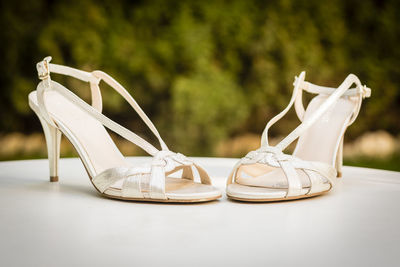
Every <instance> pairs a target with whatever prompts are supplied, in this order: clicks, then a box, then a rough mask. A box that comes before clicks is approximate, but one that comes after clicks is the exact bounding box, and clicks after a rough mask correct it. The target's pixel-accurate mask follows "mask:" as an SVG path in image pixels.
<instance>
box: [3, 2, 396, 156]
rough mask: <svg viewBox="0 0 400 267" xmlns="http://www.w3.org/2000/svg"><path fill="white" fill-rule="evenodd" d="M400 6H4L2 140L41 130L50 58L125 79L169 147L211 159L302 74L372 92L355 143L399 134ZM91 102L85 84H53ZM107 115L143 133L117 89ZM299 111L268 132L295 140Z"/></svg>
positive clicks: (108, 94)
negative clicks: (33, 104) (40, 71)
mask: <svg viewBox="0 0 400 267" xmlns="http://www.w3.org/2000/svg"><path fill="white" fill-rule="evenodd" d="M399 10H400V1H395V0H387V1H355V0H348V1H339V0H332V1H318V0H298V1H287V0H282V1H253V0H247V1H241V0H238V1H234V0H230V1H218V0H214V1H177V0H168V1H167V0H165V1H161V0H160V1H150V0H148V1H138V2H131V1H112V0H96V1H94V0H71V1H49V0H48V1H43V0H29V1H24V2H23V3H22V2H19V1H2V3H1V10H0V25H1V28H2V31H1V33H0V48H1V51H2V62H1V64H0V73H1V74H0V85H1V90H0V96H1V98H0V128H1V132H3V133H5V132H11V131H22V132H25V133H29V132H33V131H38V130H39V127H40V126H39V123H38V121H37V120H36V119H35V120H33V119H32V118H33V114H32V112H31V111H30V110H29V108H28V105H27V95H28V93H29V92H30V91H32V90H34V89H35V87H36V84H37V82H38V79H37V76H36V70H35V63H36V62H38V61H40V60H41V59H42V58H44V57H45V56H47V55H51V56H52V57H53V62H54V63H58V64H65V65H69V66H72V67H76V68H80V69H85V70H94V69H101V70H104V71H106V72H108V73H109V74H111V75H112V76H113V77H114V78H116V79H117V80H118V81H120V82H121V84H123V85H124V86H125V87H126V88H127V89H128V90H129V91H130V93H131V94H132V95H133V96H134V97H135V98H136V100H137V101H138V103H140V104H141V106H142V107H143V109H144V110H145V112H146V113H148V114H149V116H150V118H151V119H152V120H153V121H155V124H156V125H157V126H158V128H159V130H160V132H161V135H162V136H163V137H164V139H165V140H166V142H167V143H168V144H171V145H170V146H171V148H172V149H173V150H179V151H182V152H184V153H188V152H190V153H191V154H192V155H193V154H194V155H206V154H207V155H212V154H213V153H214V152H215V150H214V148H215V146H216V144H217V143H218V142H220V141H221V140H224V139H226V138H228V137H230V136H234V135H239V134H242V133H245V132H255V133H261V131H262V129H263V127H264V126H265V123H266V121H267V120H268V119H270V118H271V117H272V115H273V114H275V113H277V112H278V111H279V110H281V109H282V107H284V106H286V105H287V103H288V101H289V98H290V94H291V90H292V82H293V78H294V76H295V75H298V74H299V73H300V72H301V71H302V70H306V71H307V79H308V80H310V81H313V82H314V83H317V84H322V85H328V86H338V85H339V84H340V82H341V81H343V79H344V78H345V77H346V76H347V74H349V73H355V74H356V75H358V76H359V77H360V79H361V81H362V82H363V83H366V84H367V85H368V86H369V87H371V88H372V98H371V99H368V100H367V101H365V106H364V107H363V108H362V112H361V115H360V117H359V119H358V120H357V121H356V123H355V124H354V126H352V127H350V129H349V131H348V134H347V137H350V139H351V138H354V137H356V136H358V135H360V134H361V133H363V132H364V131H367V130H376V129H384V130H387V131H389V132H390V133H398V132H399V130H400V123H399V114H400V112H399V111H400V105H399V104H400V90H399V88H400V68H399V66H398V65H399V62H400V49H398V44H399V43H400V26H399V25H400V24H399V23H398V18H399ZM55 79H56V80H61V81H62V82H64V83H65V84H66V85H67V86H68V87H69V88H71V89H73V90H74V91H75V92H78V93H79V94H80V95H82V96H83V97H87V96H88V95H89V91H88V87H87V86H83V84H80V83H77V82H76V81H72V80H69V79H65V78H63V77H56V78H55ZM103 95H104V102H105V103H104V104H105V112H106V113H107V114H108V115H110V116H111V117H112V118H117V119H119V120H122V121H123V122H125V125H128V126H130V127H131V128H133V129H135V131H136V132H139V133H142V134H143V133H148V131H146V130H145V127H144V126H143V124H141V123H140V121H139V119H138V117H137V116H136V115H135V114H133V112H131V111H130V109H129V107H128V106H127V105H125V104H123V101H122V99H121V98H119V97H117V96H116V95H115V94H114V93H113V92H112V91H111V90H103ZM297 123H298V121H297V119H296V117H295V115H294V114H291V115H290V116H289V117H288V119H287V120H286V123H281V124H280V125H279V126H278V127H274V128H273V129H272V132H271V133H272V134H273V135H283V134H287V133H288V131H289V130H290V129H292V128H293V127H295V125H296V124H297Z"/></svg>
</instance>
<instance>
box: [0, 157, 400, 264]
mask: <svg viewBox="0 0 400 267" xmlns="http://www.w3.org/2000/svg"><path fill="white" fill-rule="evenodd" d="M129 160H130V161H131V162H132V163H135V162H143V161H144V160H148V158H142V157H134V158H129ZM196 160H197V161H198V162H199V163H200V164H201V165H203V166H204V167H205V168H206V169H207V170H208V171H209V173H210V174H211V176H212V178H213V182H214V184H215V185H216V186H217V187H219V188H220V189H221V190H224V188H225V181H226V177H227V175H228V174H229V172H230V170H231V168H232V167H233V165H234V163H235V162H236V159H220V158H196ZM399 205H400V173H397V172H390V171H382V170H374V169H365V168H354V167H345V168H344V172H343V178H342V179H339V181H338V184H337V186H336V188H335V189H334V190H333V191H331V192H330V193H328V194H326V195H323V196H319V197H315V198H311V199H304V200H297V201H288V202H275V203H258V204H252V203H244V202H237V201H231V200H228V199H227V198H226V197H225V194H224V197H223V198H222V199H221V200H219V201H214V202H209V203H203V204H162V203H143V202H124V201H119V200H110V199H107V198H104V197H101V196H100V195H99V194H98V193H97V191H96V190H95V189H94V187H93V186H92V185H91V183H90V182H89V179H88V176H87V175H86V172H85V170H84V168H83V166H82V164H81V163H80V161H79V160H78V159H62V160H61V163H60V182H58V183H50V182H48V169H47V160H28V161H9V162H0V266H92V265H96V266H163V267H166V266H230V267H231V266H280V265H286V266H287V265H299V266H303V265H304V266H400V258H399V255H400V213H399V212H400V207H399Z"/></svg>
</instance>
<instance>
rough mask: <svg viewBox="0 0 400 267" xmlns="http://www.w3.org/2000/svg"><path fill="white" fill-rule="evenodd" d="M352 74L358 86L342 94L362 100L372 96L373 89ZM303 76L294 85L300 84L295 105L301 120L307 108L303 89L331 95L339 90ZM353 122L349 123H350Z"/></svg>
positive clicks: (312, 92)
mask: <svg viewBox="0 0 400 267" xmlns="http://www.w3.org/2000/svg"><path fill="white" fill-rule="evenodd" d="M304 73H305V72H304ZM350 75H353V76H354V77H355V79H354V83H355V84H356V87H355V88H350V89H347V90H346V91H345V92H344V93H343V94H342V96H349V97H354V96H358V97H359V98H360V99H359V100H362V99H364V98H368V97H370V96H371V89H370V88H368V87H366V86H365V85H364V86H362V85H361V82H360V81H359V79H358V78H357V76H355V75H354V74H350ZM301 76H302V75H301V74H300V76H299V77H297V76H296V77H295V81H294V82H293V86H294V87H295V88H296V86H298V89H299V90H300V92H298V94H297V97H296V101H295V106H294V107H295V110H296V114H297V117H298V118H299V119H300V121H303V117H304V113H305V109H304V106H303V101H302V91H306V92H308V93H311V94H322V95H331V94H333V93H334V92H335V91H336V90H337V88H334V87H326V86H320V85H315V84H312V83H310V82H307V81H305V80H304V76H305V75H303V77H301ZM356 113H357V114H358V112H356ZM353 117H354V119H355V117H357V116H353ZM353 121H354V120H353ZM351 123H352V122H351ZM351 123H349V125H350V124H351Z"/></svg>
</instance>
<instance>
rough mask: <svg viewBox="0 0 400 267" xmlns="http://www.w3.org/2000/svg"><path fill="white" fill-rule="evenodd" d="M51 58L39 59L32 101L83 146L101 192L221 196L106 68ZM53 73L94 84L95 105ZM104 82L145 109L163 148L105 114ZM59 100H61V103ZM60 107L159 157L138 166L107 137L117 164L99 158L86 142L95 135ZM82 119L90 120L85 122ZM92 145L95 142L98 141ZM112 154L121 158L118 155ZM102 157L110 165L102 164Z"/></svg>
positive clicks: (189, 198)
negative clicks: (81, 66)
mask: <svg viewBox="0 0 400 267" xmlns="http://www.w3.org/2000/svg"><path fill="white" fill-rule="evenodd" d="M50 60H51V58H50V57H48V58H45V59H44V60H43V61H41V62H39V63H38V64H37V70H38V74H39V78H40V79H41V80H42V81H41V82H40V83H39V85H38V86H37V90H36V91H34V92H32V93H31V94H30V96H29V103H30V106H31V108H32V109H33V110H34V111H35V112H36V113H37V115H38V116H39V118H40V119H41V121H42V124H48V126H49V127H51V128H52V129H56V130H57V129H58V130H60V131H61V132H62V133H63V134H65V135H66V136H67V137H68V139H70V141H71V142H72V144H73V145H74V147H75V148H77V151H78V153H79V155H80V157H81V159H82V161H83V163H84V165H85V168H86V170H87V172H88V174H89V176H90V177H91V181H92V183H93V185H94V186H95V187H96V189H97V190H98V191H99V192H100V193H102V194H104V195H106V196H108V197H113V198H120V199H128V200H129V199H132V200H156V201H182V202H197V201H207V200H213V199H216V198H219V197H220V195H221V194H220V192H219V190H217V189H216V188H214V187H213V186H212V185H211V180H210V177H209V176H208V174H207V172H206V171H205V170H204V169H203V168H202V167H200V166H199V165H198V164H196V163H195V162H194V161H192V160H191V159H188V158H187V157H186V156H184V155H182V154H180V153H175V152H172V151H170V150H169V149H168V147H167V145H166V144H165V142H164V141H163V140H162V138H161V136H160V134H159V132H158V131H157V129H156V127H155V126H154V124H153V123H152V122H151V121H150V119H149V118H148V117H147V115H146V114H145V113H144V112H143V110H142V109H141V108H140V107H139V105H138V104H137V103H136V101H135V100H134V99H133V98H132V96H131V95H130V94H129V93H128V92H127V91H126V89H125V88H124V87H123V86H122V85H120V84H119V83H118V82H117V81H115V80H114V79H113V78H112V77H111V76H109V75H108V74H106V73H104V72H102V71H93V72H86V71H81V70H77V69H73V68H70V67H66V66H61V65H57V64H51V63H50ZM50 73H58V74H64V75H68V76H72V77H74V78H77V79H80V80H82V81H85V82H88V83H89V84H90V88H91V96H92V105H89V104H87V103H86V102H85V101H83V100H82V99H81V98H79V97H78V96H76V95H75V94H74V93H72V92H71V91H70V90H68V89H67V88H65V87H64V86H62V85H61V84H59V83H57V82H55V81H52V80H51V78H50ZM100 81H104V82H105V83H106V84H108V85H109V86H110V87H112V88H113V89H114V90H115V91H117V92H118V93H119V94H120V95H121V96H122V97H123V98H124V99H125V100H126V101H127V102H128V103H129V104H130V106H131V107H132V108H133V109H134V110H135V111H136V112H137V113H138V114H139V116H140V118H142V120H143V121H144V122H145V124H146V125H147V126H148V127H149V128H150V130H151V131H152V133H153V134H154V135H155V136H156V137H157V139H158V141H159V144H160V146H161V150H159V149H157V148H155V147H154V146H153V145H151V144H150V143H148V142H147V141H146V140H144V139H143V138H141V137H140V136H138V135H137V134H135V133H133V132H132V131H130V130H128V129H127V128H125V127H123V126H122V125H120V124H118V123H116V122H114V121H112V120H111V119H109V118H108V117H106V116H105V115H103V114H102V97H101V92H100V88H99V83H100ZM54 102H57V103H56V104H55V103H54ZM59 106H63V107H65V112H67V113H68V112H69V113H70V114H71V116H72V114H73V113H74V112H75V113H76V115H75V116H77V117H81V118H76V119H75V120H72V122H74V121H79V120H80V119H81V120H84V119H87V121H88V124H87V125H88V127H89V125H91V124H92V125H94V126H96V127H98V128H104V127H106V128H108V129H109V130H111V131H113V132H115V133H117V134H118V135H120V136H121V137H123V138H125V139H127V140H128V141H130V142H132V143H134V144H135V145H137V146H138V147H140V148H142V149H143V150H144V151H146V152H147V153H148V154H150V155H151V156H152V157H153V158H152V160H151V162H150V163H148V164H143V165H140V166H136V165H135V166H132V165H131V164H129V163H128V162H125V161H124V158H123V157H122V155H120V152H119V150H118V149H117V148H116V147H115V145H114V144H113V142H112V141H111V139H110V140H108V139H109V138H108V137H107V138H103V139H104V143H107V144H106V145H107V148H108V150H109V152H110V153H109V152H108V151H104V153H105V154H107V153H109V154H110V161H111V162H112V161H115V162H117V163H116V164H114V165H115V166H113V165H112V163H109V162H108V160H107V155H101V157H102V158H100V160H97V162H96V161H95V160H93V159H92V157H94V158H95V157H96V155H93V152H91V151H89V149H87V148H85V142H86V143H88V144H89V143H90V142H91V141H92V140H89V139H90V137H87V136H86V137H85V136H84V135H85V130H84V129H80V128H79V127H81V128H82V126H79V125H78V126H75V125H73V126H69V125H67V124H66V123H67V122H68V121H69V122H71V118H69V117H68V116H67V115H65V116H64V115H63V114H62V111H59V110H57V109H59ZM67 117H68V118H67ZM81 124H83V125H85V123H84V121H83V122H81ZM103 126H104V127H103ZM74 131H75V132H74ZM101 131H104V130H101ZM101 131H99V132H101ZM104 132H106V131H104ZM81 133H82V134H81ZM79 134H81V135H82V137H81V136H79ZM104 134H105V133H104ZM99 135H100V133H99ZM95 137H96V133H94V134H93V138H95ZM46 138H47V136H46ZM99 140H100V142H99V144H98V145H99V146H101V145H102V144H101V143H102V139H99ZM50 143H51V142H50ZM108 143H110V144H108ZM91 145H92V147H93V144H91ZM94 146H96V144H94ZM114 148H115V149H114ZM92 150H93V149H92ZM100 153H101V152H100ZM112 156H114V157H115V158H116V159H115V160H114V159H113V158H112ZM102 162H104V165H108V166H106V167H103V166H101V165H102V164H101V163H102ZM179 173H180V178H182V179H178V178H174V177H176V175H178V176H179ZM174 174H175V176H174ZM172 176H174V177H172ZM195 176H198V177H199V178H200V183H198V182H194V179H195Z"/></svg>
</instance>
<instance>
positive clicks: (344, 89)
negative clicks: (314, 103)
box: [261, 71, 371, 151]
mask: <svg viewBox="0 0 400 267" xmlns="http://www.w3.org/2000/svg"><path fill="white" fill-rule="evenodd" d="M304 79H305V72H304V71H303V72H301V73H300V75H299V77H295V81H294V83H293V85H294V89H293V94H292V97H291V99H290V102H289V104H288V106H287V107H286V108H285V109H284V110H283V111H282V112H281V113H279V114H278V115H276V116H275V117H273V118H272V119H271V120H270V121H269V122H268V123H267V125H266V127H265V129H264V132H263V134H262V137H261V146H269V144H268V130H269V128H270V127H271V126H272V125H274V124H275V123H276V122H277V121H279V120H280V119H281V118H282V117H283V116H284V115H285V114H286V113H287V112H288V111H289V109H290V108H291V107H292V106H293V104H295V109H296V113H297V115H298V117H299V118H300V120H301V121H302V123H301V124H300V125H299V126H298V127H297V128H296V129H294V130H293V131H292V132H291V133H290V134H289V135H288V136H286V137H285V138H284V139H283V140H282V141H281V142H279V144H278V145H276V146H275V147H276V148H277V149H279V150H281V151H283V150H284V149H285V148H286V147H287V146H288V145H290V144H291V143H292V142H293V141H295V140H296V139H297V138H298V137H299V136H300V135H302V134H303V133H304V132H305V131H306V130H307V129H308V128H309V127H310V126H311V125H313V124H314V122H315V121H316V120H317V119H318V118H320V117H321V116H322V115H323V114H324V113H325V112H326V110H327V109H328V108H329V107H330V106H331V105H332V104H334V103H335V102H336V101H337V100H338V99H339V98H340V97H342V96H356V97H357V96H358V103H357V106H356V108H355V110H354V112H353V116H352V117H351V118H350V119H349V121H348V125H350V124H351V123H353V122H354V120H355V119H356V117H357V115H358V113H359V111H360V107H361V102H362V100H363V98H365V97H370V95H371V89H370V88H368V87H366V86H365V85H364V86H363V85H361V82H360V80H359V79H358V78H357V76H355V75H354V74H350V75H348V76H347V78H346V79H345V80H344V81H343V83H342V84H341V85H340V86H339V87H338V88H331V87H323V86H318V85H314V84H311V83H309V82H306V81H305V80H304ZM353 84H355V85H356V87H355V88H350V87H351V86H352V85H353ZM302 90H305V91H307V92H310V93H315V94H326V95H329V97H328V98H327V99H326V100H325V101H324V103H323V104H322V105H321V106H320V107H319V109H318V110H317V112H315V113H314V114H312V115H311V116H310V118H308V119H307V121H304V122H303V117H304V113H305V110H304V106H303V103H302V98H301V93H302Z"/></svg>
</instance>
